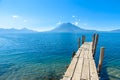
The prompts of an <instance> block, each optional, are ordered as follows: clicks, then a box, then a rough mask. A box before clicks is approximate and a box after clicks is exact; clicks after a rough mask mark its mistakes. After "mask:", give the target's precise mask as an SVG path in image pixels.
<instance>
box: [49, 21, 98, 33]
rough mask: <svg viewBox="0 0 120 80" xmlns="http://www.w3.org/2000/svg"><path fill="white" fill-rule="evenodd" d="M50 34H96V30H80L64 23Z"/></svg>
mask: <svg viewBox="0 0 120 80" xmlns="http://www.w3.org/2000/svg"><path fill="white" fill-rule="evenodd" d="M50 32H70V33H79V32H96V30H87V29H83V28H80V27H78V26H76V25H74V24H72V23H63V24H61V25H59V26H58V27H56V28H54V29H53V30H51V31H50Z"/></svg>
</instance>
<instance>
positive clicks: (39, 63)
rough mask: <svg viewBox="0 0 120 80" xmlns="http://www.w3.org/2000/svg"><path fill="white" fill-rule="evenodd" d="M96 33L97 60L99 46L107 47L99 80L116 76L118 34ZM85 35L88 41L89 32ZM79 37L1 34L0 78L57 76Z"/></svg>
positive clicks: (119, 71)
mask: <svg viewBox="0 0 120 80" xmlns="http://www.w3.org/2000/svg"><path fill="white" fill-rule="evenodd" d="M99 34H100V38H99V43H98V47H97V51H96V55H95V60H96V64H98V59H99V51H100V47H101V46H104V47H105V48H106V49H105V56H104V62H103V65H102V70H101V74H100V76H101V80H109V79H111V80H119V79H120V34H119V33H99ZM85 35H86V37H87V39H86V41H91V36H92V34H91V33H89V34H88V33H86V34H85ZM78 37H81V34H70V33H61V34H60V33H56V34H54V33H31V34H0V80H59V79H60V78H61V77H62V75H63V74H64V72H65V70H66V65H68V64H69V62H70V60H71V55H72V52H73V51H76V50H77V39H78Z"/></svg>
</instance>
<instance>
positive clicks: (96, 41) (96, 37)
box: [93, 34, 99, 56]
mask: <svg viewBox="0 0 120 80" xmlns="http://www.w3.org/2000/svg"><path fill="white" fill-rule="evenodd" d="M98 37H99V35H98V34H96V35H95V42H94V48H93V56H94V55H95V52H96V48H97V44H98Z"/></svg>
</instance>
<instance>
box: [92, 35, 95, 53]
mask: <svg viewBox="0 0 120 80" xmlns="http://www.w3.org/2000/svg"><path fill="white" fill-rule="evenodd" d="M94 49H95V34H93V36H92V52H94Z"/></svg>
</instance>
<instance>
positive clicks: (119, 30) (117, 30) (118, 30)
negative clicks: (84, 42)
mask: <svg viewBox="0 0 120 80" xmlns="http://www.w3.org/2000/svg"><path fill="white" fill-rule="evenodd" d="M110 32H119V33H120V29H116V30H112V31H110Z"/></svg>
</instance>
